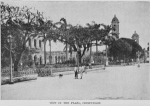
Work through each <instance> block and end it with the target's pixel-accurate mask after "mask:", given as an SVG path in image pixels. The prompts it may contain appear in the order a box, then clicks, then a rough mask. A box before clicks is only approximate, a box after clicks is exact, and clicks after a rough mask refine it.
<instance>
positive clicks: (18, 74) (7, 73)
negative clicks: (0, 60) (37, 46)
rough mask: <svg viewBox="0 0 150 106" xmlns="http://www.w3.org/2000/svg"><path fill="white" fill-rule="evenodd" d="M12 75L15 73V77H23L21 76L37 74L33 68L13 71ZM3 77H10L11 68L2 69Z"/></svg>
mask: <svg viewBox="0 0 150 106" xmlns="http://www.w3.org/2000/svg"><path fill="white" fill-rule="evenodd" d="M12 73H13V77H21V76H27V75H32V74H35V73H37V72H36V69H33V68H25V69H21V68H19V69H18V71H14V70H13V72H12ZM1 76H2V77H7V76H10V68H3V69H1Z"/></svg>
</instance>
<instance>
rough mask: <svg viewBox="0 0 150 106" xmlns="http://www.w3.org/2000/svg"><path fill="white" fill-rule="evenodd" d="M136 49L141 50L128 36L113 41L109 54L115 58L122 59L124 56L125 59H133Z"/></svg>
mask: <svg viewBox="0 0 150 106" xmlns="http://www.w3.org/2000/svg"><path fill="white" fill-rule="evenodd" d="M137 51H140V52H142V48H141V46H140V45H139V44H138V43H137V42H135V41H134V40H132V39H129V38H120V39H118V40H117V41H113V43H112V44H111V46H110V48H109V54H110V56H113V57H114V58H115V59H117V58H120V59H123V58H124V57H125V58H126V59H127V60H128V59H131V58H132V59H135V58H136V52H137Z"/></svg>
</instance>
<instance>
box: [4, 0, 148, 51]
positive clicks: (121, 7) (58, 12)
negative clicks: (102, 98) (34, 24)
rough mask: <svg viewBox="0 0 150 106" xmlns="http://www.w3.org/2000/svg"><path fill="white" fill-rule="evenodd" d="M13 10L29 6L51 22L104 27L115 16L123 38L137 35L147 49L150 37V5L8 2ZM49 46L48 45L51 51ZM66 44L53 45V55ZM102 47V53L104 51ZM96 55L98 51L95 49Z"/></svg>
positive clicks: (131, 3)
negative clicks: (61, 21) (100, 25)
mask: <svg viewBox="0 0 150 106" xmlns="http://www.w3.org/2000/svg"><path fill="white" fill-rule="evenodd" d="M4 3H6V4H9V5H13V6H20V7H23V6H27V7H32V8H33V7H34V8H35V9H37V10H39V11H41V12H43V14H44V16H45V17H47V19H51V20H53V22H58V21H59V20H60V19H61V18H62V17H64V18H65V19H66V20H67V23H69V24H72V25H77V24H80V25H82V26H85V25H86V23H92V21H95V22H96V23H104V24H106V25H110V24H111V21H112V18H113V17H114V15H116V17H117V18H118V20H119V22H120V23H119V33H120V35H119V37H120V38H121V37H126V38H131V37H132V35H133V34H134V32H135V31H136V32H137V34H138V35H139V37H140V38H139V44H140V45H141V46H142V48H147V43H148V42H149V36H150V1H124V2H123V1H32V2H31V1H21V2H20V1H15V2H14V1H13V2H12V1H5V2H4ZM48 45H49V43H48V42H47V51H49V47H48ZM63 48H64V45H63V44H62V43H59V42H57V43H54V42H52V51H62V50H63ZM101 48H104V47H99V50H102V49H101ZM92 49H93V50H94V51H95V47H93V48H92Z"/></svg>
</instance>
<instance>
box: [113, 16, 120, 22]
mask: <svg viewBox="0 0 150 106" xmlns="http://www.w3.org/2000/svg"><path fill="white" fill-rule="evenodd" d="M114 22H115V23H119V20H118V18H117V17H116V15H114V18H113V19H112V21H111V23H114Z"/></svg>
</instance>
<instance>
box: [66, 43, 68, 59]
mask: <svg viewBox="0 0 150 106" xmlns="http://www.w3.org/2000/svg"><path fill="white" fill-rule="evenodd" d="M67 49H68V44H67V42H66V60H68V50H67Z"/></svg>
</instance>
